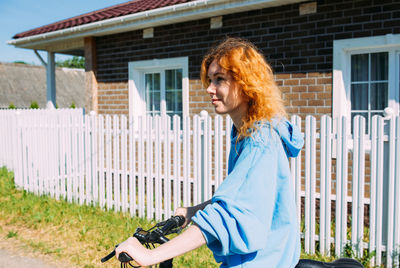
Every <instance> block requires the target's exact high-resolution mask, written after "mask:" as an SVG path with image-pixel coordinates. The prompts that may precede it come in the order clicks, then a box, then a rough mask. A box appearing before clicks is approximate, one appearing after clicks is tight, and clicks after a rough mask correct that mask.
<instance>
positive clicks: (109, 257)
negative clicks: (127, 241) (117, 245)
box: [101, 250, 115, 262]
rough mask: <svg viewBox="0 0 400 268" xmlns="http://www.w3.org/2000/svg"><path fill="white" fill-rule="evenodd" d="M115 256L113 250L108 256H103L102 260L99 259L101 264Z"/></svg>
mask: <svg viewBox="0 0 400 268" xmlns="http://www.w3.org/2000/svg"><path fill="white" fill-rule="evenodd" d="M114 256H115V250H113V251H112V252H111V253H110V254H108V255H107V256H105V257H104V258H102V259H101V262H106V261H108V260H109V259H111V258H112V257H114Z"/></svg>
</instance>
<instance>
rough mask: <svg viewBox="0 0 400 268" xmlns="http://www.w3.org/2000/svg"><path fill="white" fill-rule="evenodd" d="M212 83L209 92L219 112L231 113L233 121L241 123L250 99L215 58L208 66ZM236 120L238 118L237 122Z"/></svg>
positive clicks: (216, 110)
mask: <svg viewBox="0 0 400 268" xmlns="http://www.w3.org/2000/svg"><path fill="white" fill-rule="evenodd" d="M208 78H209V82H210V85H209V86H208V88H207V92H208V93H209V94H210V96H211V103H212V104H213V105H214V107H215V112H216V113H218V114H229V115H230V117H231V118H232V120H233V122H234V123H235V125H236V123H240V122H241V119H242V118H243V116H244V115H245V114H246V113H247V109H248V100H247V98H246V97H245V96H244V94H243V92H242V90H241V88H240V85H239V84H238V83H237V82H236V81H235V80H234V79H233V77H232V75H231V74H230V73H229V72H228V71H227V70H225V69H223V68H222V67H221V66H219V64H218V63H217V62H216V61H215V60H214V61H213V62H212V63H211V64H210V66H209V68H208ZM235 120H238V121H236V122H235Z"/></svg>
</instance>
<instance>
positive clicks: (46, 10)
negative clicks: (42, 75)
mask: <svg viewBox="0 0 400 268" xmlns="http://www.w3.org/2000/svg"><path fill="white" fill-rule="evenodd" d="M127 1H128V0H0V62H15V61H24V62H26V63H29V64H35V65H40V64H41V62H40V60H39V59H38V57H37V56H36V54H35V53H34V51H33V50H31V49H23V48H15V47H14V46H12V45H9V44H7V41H9V40H12V37H13V36H14V35H15V34H17V33H21V32H24V31H27V30H31V29H34V28H37V27H40V26H43V25H47V24H50V23H53V22H56V21H60V20H63V19H67V18H71V17H74V16H77V15H81V14H84V13H87V12H91V11H94V10H98V9H101V8H105V7H109V6H113V5H116V4H120V3H123V2H127ZM39 53H40V55H41V56H42V58H43V59H44V60H45V61H47V53H46V52H39ZM68 58H70V57H68V56H65V55H61V54H56V61H60V60H65V59H68Z"/></svg>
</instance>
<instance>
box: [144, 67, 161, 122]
mask: <svg viewBox="0 0 400 268" xmlns="http://www.w3.org/2000/svg"><path fill="white" fill-rule="evenodd" d="M145 88H146V106H147V111H150V113H149V114H150V115H154V113H152V112H154V111H160V74H159V73H152V74H145Z"/></svg>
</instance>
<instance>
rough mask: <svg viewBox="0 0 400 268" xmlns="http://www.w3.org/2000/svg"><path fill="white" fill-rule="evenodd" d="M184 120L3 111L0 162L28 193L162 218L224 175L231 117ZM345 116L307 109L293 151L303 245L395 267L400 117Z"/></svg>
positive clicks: (204, 194)
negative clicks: (301, 142) (347, 250)
mask: <svg viewBox="0 0 400 268" xmlns="http://www.w3.org/2000/svg"><path fill="white" fill-rule="evenodd" d="M171 120H172V124H171ZM180 120H181V119H180V118H179V117H174V118H169V117H162V118H161V117H154V118H151V117H143V118H135V119H134V118H127V117H125V116H109V115H105V116H103V115H98V116H96V115H84V116H83V111H82V110H81V109H73V110H70V109H66V110H50V111H46V110H17V111H15V110H3V111H0V148H1V150H0V166H7V167H8V168H9V169H11V170H13V171H14V174H15V182H16V184H17V186H18V187H20V188H24V189H25V190H27V191H30V192H34V193H36V194H40V195H41V194H48V195H50V196H53V197H54V198H57V199H60V198H62V199H66V200H68V201H70V202H79V203H80V204H98V205H100V206H101V207H103V208H105V209H113V210H116V211H124V212H129V213H130V214H131V215H132V216H135V215H138V216H140V217H147V218H155V219H156V220H160V219H162V218H166V217H170V216H171V215H172V214H173V211H174V210H175V208H177V207H179V206H190V205H195V204H198V203H200V202H202V201H204V200H207V199H209V198H210V197H211V196H212V194H213V191H214V190H215V188H216V187H218V185H219V184H220V183H221V182H222V180H223V178H224V176H225V175H226V163H227V158H228V152H229V148H230V128H231V121H230V120H229V119H228V118H223V117H220V116H216V117H214V118H211V117H209V116H208V115H206V114H204V115H203V116H197V115H196V116H193V117H185V118H183V121H182V122H180ZM291 120H292V122H293V123H294V124H296V125H297V126H299V127H300V128H301V125H302V122H301V119H300V117H298V116H293V117H292V118H291ZM346 120H347V119H346V118H340V120H337V122H336V120H335V122H334V123H333V122H332V119H331V118H330V117H328V116H323V117H322V118H321V120H320V122H319V124H318V125H319V126H318V127H317V123H318V122H317V120H316V119H315V118H314V117H312V116H308V117H307V118H306V122H305V129H304V130H303V132H304V134H305V148H304V150H303V152H302V154H301V155H300V156H299V157H297V158H294V159H290V165H291V171H292V175H293V185H294V188H295V195H296V201H297V210H298V214H299V215H302V219H299V224H301V222H304V226H303V228H302V229H303V230H302V231H303V233H302V237H303V239H304V240H303V241H304V249H305V251H306V252H308V253H315V252H316V251H319V252H320V253H321V254H323V255H330V254H334V255H337V256H339V255H341V254H342V253H343V250H344V247H345V245H346V244H350V245H351V246H352V247H353V250H354V251H355V252H357V255H358V256H362V255H363V254H366V252H364V249H365V250H367V251H369V252H374V251H375V252H376V256H375V257H374V258H373V259H372V261H371V262H372V264H374V265H381V264H382V265H385V266H386V267H398V266H399V249H400V118H399V117H393V118H391V119H389V120H384V119H383V118H381V117H378V116H377V117H374V118H373V120H372V122H371V123H372V128H371V129H372V130H371V135H369V136H368V135H365V134H361V133H366V131H365V128H366V126H365V125H366V122H365V120H364V119H363V118H361V117H356V118H355V121H354V123H353V124H354V131H353V132H354V133H353V135H349V134H348V133H349V130H348V124H347V123H348V122H347V121H346ZM133 126H134V127H133ZM171 126H172V127H171ZM333 129H335V133H334V131H333ZM302 204H303V209H302ZM333 207H334V208H335V209H333ZM365 208H367V213H365ZM318 227H319V228H318ZM332 246H334V251H331V249H332ZM367 253H368V252H367Z"/></svg>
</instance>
